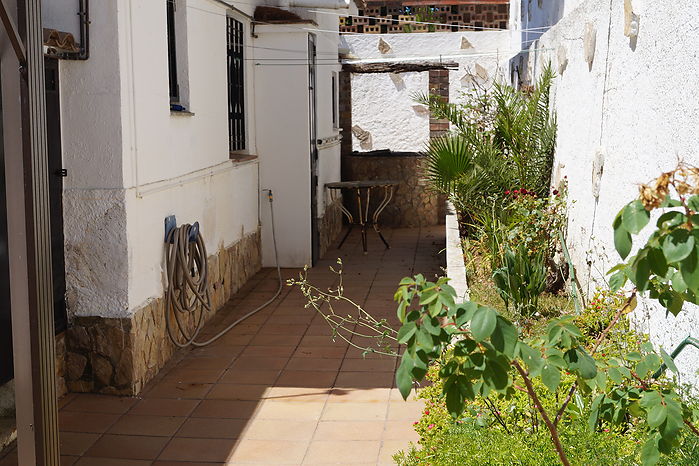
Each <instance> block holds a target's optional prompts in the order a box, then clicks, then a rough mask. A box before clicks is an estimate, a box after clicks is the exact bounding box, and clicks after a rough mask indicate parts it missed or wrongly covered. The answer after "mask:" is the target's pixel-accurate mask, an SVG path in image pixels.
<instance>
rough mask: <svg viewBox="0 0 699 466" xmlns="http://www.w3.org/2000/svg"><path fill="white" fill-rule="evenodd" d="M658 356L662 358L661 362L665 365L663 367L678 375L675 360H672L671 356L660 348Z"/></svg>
mask: <svg viewBox="0 0 699 466" xmlns="http://www.w3.org/2000/svg"><path fill="white" fill-rule="evenodd" d="M660 356H661V357H662V358H663V362H664V363H665V366H667V368H668V369H670V370H671V371H672V372H674V373H675V374H679V371H678V370H677V366H676V365H675V360H674V359H672V356H670V355H669V354H667V352H666V351H665V350H664V349H662V348H660Z"/></svg>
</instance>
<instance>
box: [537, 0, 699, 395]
mask: <svg viewBox="0 0 699 466" xmlns="http://www.w3.org/2000/svg"><path fill="white" fill-rule="evenodd" d="M579 3H580V4H579V5H578V6H577V8H575V9H573V10H572V11H570V12H568V14H567V15H566V16H564V17H563V18H562V19H561V20H560V21H559V22H558V24H557V25H555V26H554V27H553V28H552V29H551V30H549V31H548V32H547V33H546V34H544V35H543V36H542V37H541V40H540V41H538V42H536V43H534V44H532V46H531V47H532V48H533V49H544V50H539V51H538V52H533V53H530V54H529V65H530V68H529V71H528V72H529V77H530V78H536V76H537V75H538V73H539V72H540V71H541V69H542V67H543V65H544V64H545V63H546V62H548V61H551V62H552V64H553V65H554V69H555V70H556V71H557V72H558V73H559V76H558V78H557V79H556V81H555V84H554V91H553V103H554V108H555V111H556V113H557V115H558V125H559V128H558V143H557V150H556V161H555V178H556V180H554V182H556V181H557V180H558V179H560V178H562V177H563V176H567V177H568V180H569V184H570V196H569V198H570V200H571V201H572V204H571V206H570V214H569V227H568V238H569V239H568V244H569V246H570V247H571V252H572V256H573V261H574V262H575V264H576V266H577V269H578V274H579V276H580V278H581V279H582V281H583V283H584V286H585V287H586V289H587V290H588V291H589V292H593V291H594V289H595V287H596V286H604V283H605V277H606V275H605V273H606V271H607V270H609V268H610V267H612V266H613V265H615V264H616V263H617V262H618V261H619V257H618V255H617V253H616V251H615V249H614V244H613V237H612V227H611V224H612V221H613V219H614V217H615V215H616V214H617V212H618V211H619V209H620V208H621V207H622V206H624V205H625V204H626V203H627V202H629V201H630V200H632V199H634V198H635V197H636V196H637V195H638V184H639V183H644V182H647V181H649V180H650V179H652V178H654V177H656V176H657V175H659V174H660V173H661V172H662V171H667V170H670V169H672V168H674V167H675V166H676V164H677V161H678V159H681V160H684V161H685V162H687V163H689V164H693V165H699V129H698V128H699V115H698V114H697V98H696V96H697V95H699V80H697V76H698V75H699V60H697V59H696V57H697V56H699V29H697V27H696V25H697V24H699V5H698V4H697V3H696V2H695V1H693V0H678V1H676V2H673V4H672V7H668V6H667V4H664V3H661V2H653V1H649V0H633V1H632V2H631V3H632V6H633V12H634V13H635V14H637V15H640V22H639V33H638V37H637V39H633V38H629V37H627V36H625V35H624V25H625V23H624V21H625V16H624V0H585V1H583V2H579ZM596 185H598V186H599V197H595V195H594V188H595V186H596ZM638 243H641V242H640V241H638ZM634 316H635V318H636V319H637V321H638V322H639V324H641V326H642V327H643V328H644V329H645V331H647V332H649V334H650V336H651V339H652V341H653V342H654V343H655V344H657V345H660V346H662V347H663V348H665V349H666V350H667V351H668V352H670V351H671V350H672V349H674V348H675V346H676V345H677V344H678V343H679V342H680V341H681V340H683V339H684V338H685V337H687V336H688V335H692V336H699V319H697V307H696V306H692V305H686V306H685V311H684V312H683V313H682V314H680V316H678V317H677V318H675V317H673V316H672V315H669V316H666V315H665V311H664V310H663V309H661V308H660V307H659V306H658V305H656V304H655V303H654V302H652V301H650V300H643V301H642V303H641V305H640V306H639V308H638V309H637V310H636V311H635V313H634ZM678 367H680V368H681V371H682V375H683V381H684V382H691V381H694V382H696V381H697V380H699V379H697V377H696V372H697V370H698V369H699V350H696V349H694V348H688V349H686V350H685V352H684V353H682V355H681V356H680V357H679V358H678Z"/></svg>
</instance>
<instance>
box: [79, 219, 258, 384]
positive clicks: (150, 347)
mask: <svg viewBox="0 0 699 466" xmlns="http://www.w3.org/2000/svg"><path fill="white" fill-rule="evenodd" d="M261 268H262V260H261V251H260V230H259V229H258V230H257V231H256V232H255V233H252V234H250V235H247V236H245V237H243V238H242V239H241V240H240V241H238V242H237V243H235V244H233V245H232V246H230V247H228V248H225V249H221V250H219V251H218V253H216V254H214V255H212V256H210V257H209V277H210V282H209V293H210V296H211V305H212V309H214V310H218V309H220V308H221V307H223V305H224V304H225V303H226V302H227V301H228V300H229V299H230V297H231V296H232V295H233V294H235V293H236V292H237V291H238V290H239V289H240V288H241V287H242V286H243V285H244V284H245V282H247V280H248V279H249V278H250V277H252V276H253V275H254V274H255V273H256V272H257V271H259V270H260V269H261ZM169 312H172V311H169ZM214 314H215V311H214V312H211V313H208V314H207V315H206V316H205V317H204V319H205V321H206V320H208V319H210V318H211V317H213V315H214ZM194 324H195V322H194V316H191V317H190V319H189V320H188V321H187V322H186V324H185V325H186V326H187V327H188V328H189V329H192V328H193V327H194ZM67 348H68V351H67V354H66V358H65V377H66V381H67V386H68V389H70V391H73V392H98V393H104V394H111V395H131V396H133V395H137V394H139V393H140V392H141V390H142V389H143V386H144V385H145V384H146V383H147V382H148V381H149V380H151V379H152V378H153V377H155V375H156V374H157V373H158V371H159V370H160V369H161V368H162V367H163V366H164V365H165V364H166V363H167V362H168V361H169V360H170V358H171V357H172V355H173V353H174V352H175V351H176V350H177V348H176V346H175V345H174V344H173V343H172V342H171V341H170V337H169V336H168V334H167V330H166V327H165V299H164V298H163V297H159V298H157V299H153V300H151V301H150V302H148V303H146V304H145V305H144V306H142V307H141V308H140V309H138V310H136V312H135V313H134V315H133V316H132V317H130V318H103V317H74V318H73V321H72V322H71V326H70V328H69V329H68V331H67Z"/></svg>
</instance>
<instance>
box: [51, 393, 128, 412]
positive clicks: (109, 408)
mask: <svg viewBox="0 0 699 466" xmlns="http://www.w3.org/2000/svg"><path fill="white" fill-rule="evenodd" d="M137 401H138V399H136V398H127V397H116V396H107V395H92V394H79V395H77V396H75V398H74V399H73V400H72V401H71V402H70V403H68V404H67V405H66V406H65V407H64V408H63V409H64V410H65V411H87V412H90V413H107V414H123V413H125V412H126V411H128V410H129V408H131V406H133V405H134V404H135V403H136V402H137Z"/></svg>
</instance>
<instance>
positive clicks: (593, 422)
mask: <svg viewBox="0 0 699 466" xmlns="http://www.w3.org/2000/svg"><path fill="white" fill-rule="evenodd" d="M604 399H605V395H604V393H602V394H600V395H597V397H596V398H595V399H594V400H593V401H592V406H590V418H589V419H588V421H587V427H588V429H590V430H591V431H594V430H595V429H597V422H598V421H599V409H600V405H601V404H602V402H603V401H604Z"/></svg>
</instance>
